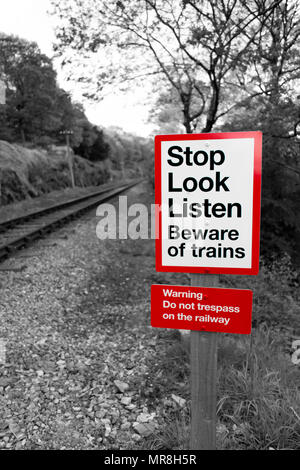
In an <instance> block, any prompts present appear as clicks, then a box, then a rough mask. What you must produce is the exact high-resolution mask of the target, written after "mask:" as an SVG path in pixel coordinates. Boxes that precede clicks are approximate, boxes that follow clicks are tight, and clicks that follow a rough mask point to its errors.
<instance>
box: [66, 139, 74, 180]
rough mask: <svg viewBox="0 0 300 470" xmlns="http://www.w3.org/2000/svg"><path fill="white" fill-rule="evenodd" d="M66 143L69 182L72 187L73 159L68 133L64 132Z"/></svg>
mask: <svg viewBox="0 0 300 470" xmlns="http://www.w3.org/2000/svg"><path fill="white" fill-rule="evenodd" d="M66 144H67V160H68V164H69V168H70V174H71V184H72V188H75V178H74V169H73V161H72V160H73V159H72V157H71V155H70V149H69V147H70V135H69V134H68V133H66Z"/></svg>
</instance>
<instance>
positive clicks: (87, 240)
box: [0, 185, 187, 449]
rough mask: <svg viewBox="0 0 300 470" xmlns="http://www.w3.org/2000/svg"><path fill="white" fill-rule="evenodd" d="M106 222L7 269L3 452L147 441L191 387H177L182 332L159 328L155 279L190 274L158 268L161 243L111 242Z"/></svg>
mask: <svg viewBox="0 0 300 470" xmlns="http://www.w3.org/2000/svg"><path fill="white" fill-rule="evenodd" d="M114 201H115V203H116V202H117V198H116V199H115V200H114ZM152 201H153V194H151V191H149V188H148V187H147V188H145V187H144V186H143V185H139V186H138V187H136V188H134V189H132V190H130V191H129V192H128V204H131V203H134V202H139V203H140V202H144V203H146V204H148V205H149V204H150V203H151V202H152ZM116 207H117V206H116ZM122 216H124V214H123V215H122ZM96 223H97V220H96V218H95V217H94V214H89V215H88V216H86V217H85V218H82V219H80V220H78V221H75V222H72V223H70V224H69V225H68V226H66V227H65V228H63V229H61V230H59V231H57V232H55V233H53V234H52V235H50V236H49V237H47V238H45V239H43V240H41V241H39V242H38V243H37V244H36V245H34V246H33V247H31V248H28V249H26V250H24V251H22V252H20V253H18V254H17V255H16V256H15V257H14V258H11V259H10V260H9V261H7V262H6V263H5V264H2V265H1V266H0V269H2V270H0V292H1V293H0V338H1V344H2V346H3V344H4V343H5V344H6V360H5V361H4V363H2V364H1V363H0V447H1V448H4V449H5V448H13V449H15V448H16V449H35V448H37V449H49V448H50V449H63V448H77V449H134V448H138V447H140V448H145V446H147V439H148V440H149V439H153V436H154V435H158V434H159V432H160V429H161V428H162V427H164V426H165V424H166V423H165V415H164V412H163V410H164V409H165V408H166V407H171V408H172V407H173V406H177V405H176V403H175V404H174V402H173V401H172V399H171V395H172V393H175V394H176V396H177V395H178V393H179V392H178V390H179V391H180V390H181V388H184V387H186V384H182V383H181V380H182V379H181V378H180V376H176V374H175V375H174V383H171V384H170V383H166V377H165V374H164V371H163V367H168V366H167V363H168V357H167V356H168V347H169V346H170V344H171V343H172V334H171V333H170V332H164V331H160V330H153V329H152V328H151V327H150V286H151V284H152V283H158V282H160V283H161V282H165V283H170V282H174V283H181V282H187V279H186V278H185V276H182V275H180V276H179V275H176V274H175V275H172V274H169V273H166V274H159V273H156V271H155V256H154V241H153V240H105V241H103V240H102V241H100V240H98V239H97V237H96ZM5 269H8V270H7V271H5ZM11 269H13V270H12V271H11ZM182 360H183V359H182ZM162 362H163V364H164V365H163V366H162ZM179 370H180V368H179Z"/></svg>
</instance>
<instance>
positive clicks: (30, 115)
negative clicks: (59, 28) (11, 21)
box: [0, 33, 109, 161]
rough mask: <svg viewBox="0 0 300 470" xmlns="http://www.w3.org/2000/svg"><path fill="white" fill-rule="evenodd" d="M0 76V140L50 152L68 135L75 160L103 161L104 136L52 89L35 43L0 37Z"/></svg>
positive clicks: (49, 69)
mask: <svg viewBox="0 0 300 470" xmlns="http://www.w3.org/2000/svg"><path fill="white" fill-rule="evenodd" d="M0 71H1V76H2V78H3V80H4V82H5V85H6V98H7V100H6V105H5V106H0V108H1V109H0V123H1V127H0V139H3V140H7V141H9V142H16V141H17V142H18V141H20V140H21V141H22V143H25V142H31V143H33V144H35V145H38V146H42V147H49V146H51V144H55V143H65V136H64V135H63V134H61V131H64V130H72V131H73V134H72V136H71V138H70V144H71V146H72V147H73V148H74V149H76V151H77V153H78V154H79V155H81V156H82V157H84V158H87V159H89V160H93V161H96V160H104V159H105V158H107V157H108V152H109V148H108V146H107V144H106V143H105V142H104V136H103V131H101V130H99V129H97V128H96V127H95V126H93V125H92V124H91V123H90V122H89V121H88V119H87V118H86V116H85V114H84V111H83V108H82V106H81V105H80V104H78V103H73V102H72V100H71V97H70V95H69V94H68V93H67V92H66V91H64V90H63V89H61V88H59V87H58V86H57V83H56V72H55V71H54V69H53V65H52V62H51V59H49V58H48V57H47V56H45V55H44V54H42V53H41V52H40V50H39V48H38V46H37V44H36V43H34V42H30V41H27V40H25V39H21V38H18V37H16V36H11V35H6V34H3V33H1V34H0Z"/></svg>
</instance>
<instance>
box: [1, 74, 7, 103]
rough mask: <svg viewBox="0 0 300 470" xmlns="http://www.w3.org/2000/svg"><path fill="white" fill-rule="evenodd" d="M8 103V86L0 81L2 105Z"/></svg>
mask: <svg viewBox="0 0 300 470" xmlns="http://www.w3.org/2000/svg"><path fill="white" fill-rule="evenodd" d="M5 103H6V85H5V82H4V81H3V80H1V79H0V104H5Z"/></svg>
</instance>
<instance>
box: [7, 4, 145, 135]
mask: <svg viewBox="0 0 300 470" xmlns="http://www.w3.org/2000/svg"><path fill="white" fill-rule="evenodd" d="M49 6H50V0H0V32H3V33H6V34H14V35H16V36H19V37H22V38H25V39H28V40H31V41H35V42H37V43H38V45H39V47H40V49H41V51H42V52H43V53H45V54H46V55H48V56H50V57H51V56H52V54H53V50H52V42H53V41H54V39H55V34H54V18H52V17H50V16H49V15H48V14H47V11H48V9H49ZM54 66H55V63H54ZM56 70H57V73H58V83H59V86H61V87H62V88H64V89H65V90H67V91H70V92H71V93H72V94H73V96H74V97H76V99H78V93H76V90H74V89H72V88H70V85H69V83H67V82H65V80H64V78H63V72H62V71H61V70H59V69H57V68H56ZM144 98H145V97H144V96H143V92H142V91H140V92H139V93H136V92H135V93H128V94H126V95H124V94H122V95H115V94H114V95H110V96H108V97H106V98H105V99H104V100H103V101H101V103H98V104H95V103H91V104H90V103H86V102H83V104H84V107H85V111H86V115H87V117H88V118H89V120H90V121H91V122H93V123H94V124H97V125H99V126H104V127H107V126H118V127H121V128H123V129H124V130H125V131H128V132H133V133H135V134H138V135H143V136H147V135H148V134H149V133H150V132H151V131H152V126H151V125H149V124H147V123H146V119H147V114H148V110H147V107H146V106H145V105H144V104H143V101H144ZM116 109H117V110H118V112H117V113H116Z"/></svg>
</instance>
